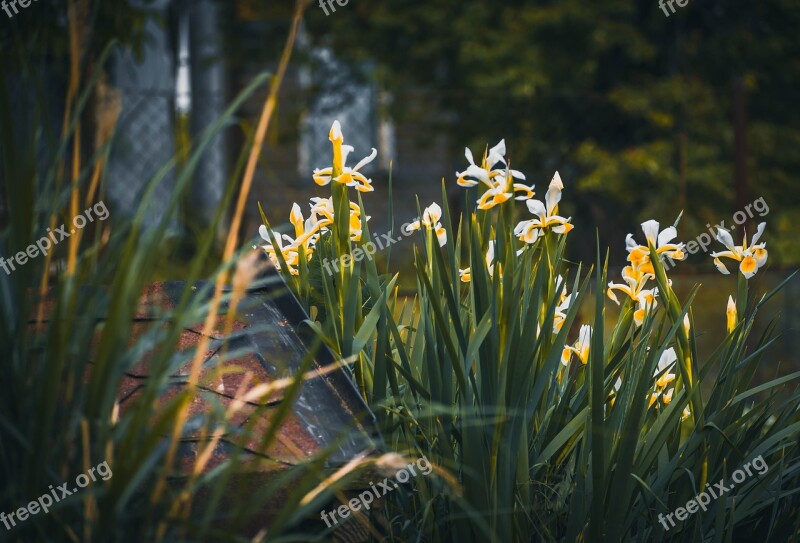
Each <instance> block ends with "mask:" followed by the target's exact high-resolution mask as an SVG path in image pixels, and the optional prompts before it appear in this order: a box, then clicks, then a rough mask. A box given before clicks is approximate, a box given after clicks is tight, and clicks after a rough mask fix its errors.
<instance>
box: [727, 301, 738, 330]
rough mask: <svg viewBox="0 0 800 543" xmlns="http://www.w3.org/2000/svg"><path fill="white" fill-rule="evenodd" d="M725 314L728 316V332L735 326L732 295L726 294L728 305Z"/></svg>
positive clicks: (734, 308) (734, 309)
mask: <svg viewBox="0 0 800 543" xmlns="http://www.w3.org/2000/svg"><path fill="white" fill-rule="evenodd" d="M725 313H726V316H727V317H728V333H729V334H730V333H731V332H733V330H734V328H736V320H737V315H736V303H735V302H734V301H733V296H728V307H727V309H726V310H725Z"/></svg>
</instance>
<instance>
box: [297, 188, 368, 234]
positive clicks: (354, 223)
mask: <svg viewBox="0 0 800 543" xmlns="http://www.w3.org/2000/svg"><path fill="white" fill-rule="evenodd" d="M311 212H312V213H315V214H317V215H320V216H321V217H322V219H321V220H320V224H321V225H322V226H323V227H327V226H329V225H331V224H333V220H334V209H333V200H332V199H331V198H318V197H315V198H311ZM370 218H371V217H370V216H367V220H370ZM349 221H350V239H351V240H352V241H361V234H362V231H361V208H360V207H358V204H357V203H355V202H350V219H349ZM322 231H324V229H323V230H322Z"/></svg>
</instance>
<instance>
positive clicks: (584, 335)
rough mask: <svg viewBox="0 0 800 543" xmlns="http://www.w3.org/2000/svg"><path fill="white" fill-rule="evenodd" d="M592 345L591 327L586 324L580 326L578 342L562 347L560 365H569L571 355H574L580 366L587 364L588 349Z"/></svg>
mask: <svg viewBox="0 0 800 543" xmlns="http://www.w3.org/2000/svg"><path fill="white" fill-rule="evenodd" d="M591 343H592V327H591V326H589V325H588V324H584V325H582V326H581V329H580V332H579V333H578V340H577V341H576V342H575V343H574V344H573V345H566V346H564V350H563V351H561V363H562V364H563V365H565V366H567V365H569V362H570V360H571V359H572V355H573V354H574V355H576V356H577V357H578V360H580V361H581V364H587V363H588V362H589V349H590V347H591Z"/></svg>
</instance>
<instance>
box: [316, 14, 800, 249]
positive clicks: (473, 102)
mask: <svg viewBox="0 0 800 543" xmlns="http://www.w3.org/2000/svg"><path fill="white" fill-rule="evenodd" d="M673 6H674V7H675V10H676V11H675V13H674V14H672V13H670V9H669V7H666V6H665V9H666V10H667V12H668V13H670V15H669V16H666V15H665V13H664V11H662V10H661V9H660V8H659V5H658V2H656V1H655V0H647V1H644V0H639V1H631V0H606V1H604V2H584V1H580V0H562V1H559V2H552V1H535V2H523V1H520V0H504V1H492V2H485V1H482V0H458V1H457V0H438V1H436V2H430V1H427V0H382V1H381V2H370V1H368V0H353V1H351V2H350V3H349V4H348V5H346V6H344V7H339V8H338V9H337V10H336V12H335V13H331V14H330V16H327V17H326V16H324V14H323V12H322V10H321V9H313V8H312V9H311V10H310V12H309V13H310V19H311V21H310V23H311V24H310V27H311V29H312V35H313V36H314V37H315V38H317V39H318V40H319V41H320V42H321V43H326V42H332V43H333V44H335V46H336V47H337V50H338V51H339V53H340V55H341V56H342V57H343V58H345V59H349V60H359V59H363V58H375V59H377V60H378V61H380V63H381V68H380V69H379V70H378V71H377V77H378V78H379V79H380V80H381V81H382V82H384V83H385V84H387V86H389V87H390V88H392V89H399V88H402V86H403V85H405V86H414V87H420V86H421V87H424V88H428V89H432V90H433V91H434V92H433V93H432V95H433V96H434V97H435V99H436V100H438V102H439V104H438V105H439V106H440V108H441V110H442V111H444V112H447V113H449V114H450V115H445V116H443V118H445V119H447V120H448V129H449V130H452V133H453V134H458V135H459V137H457V138H453V139H454V140H456V141H457V142H458V145H461V144H463V143H464V141H465V139H466V140H467V141H470V142H471V144H472V147H473V148H478V147H482V146H483V145H485V144H486V143H487V138H488V142H492V143H493V142H494V141H496V140H497V139H499V138H500V137H501V136H505V137H506V138H507V139H508V142H509V150H510V153H511V158H512V161H513V163H514V165H515V167H516V168H519V169H521V170H523V171H525V172H526V173H528V175H529V179H530V180H532V181H535V182H536V184H537V188H538V189H539V191H541V190H542V188H543V187H544V183H546V181H547V179H549V176H550V175H552V172H553V170H554V169H556V167H558V169H560V170H561V172H562V175H563V177H564V180H565V182H566V183H568V184H573V186H574V185H575V184H577V188H578V189H579V194H578V196H577V198H576V200H577V202H576V203H575V204H574V206H573V208H572V209H569V208H568V210H569V211H570V212H571V213H574V214H577V215H579V216H583V217H587V218H590V219H591V220H592V222H594V223H596V224H598V225H600V235H601V238H602V239H603V240H604V241H608V242H609V243H611V242H612V240H613V241H614V242H617V243H618V242H619V241H618V240H620V239H622V238H623V237H624V234H625V233H626V232H630V231H633V229H634V227H635V224H636V223H638V222H640V221H641V220H643V219H645V218H647V217H650V216H655V215H660V216H677V214H678V213H679V212H680V211H681V210H682V209H683V210H684V211H685V213H684V220H683V221H682V223H681V229H682V230H683V234H684V235H686V236H689V237H694V236H696V235H698V234H699V233H701V232H702V231H704V230H706V227H705V225H706V223H712V224H714V223H718V222H719V221H720V220H723V219H727V222H728V224H730V218H731V215H732V213H733V212H735V211H736V210H739V209H741V208H742V207H743V205H746V204H747V203H750V202H752V201H753V200H755V199H756V198H758V197H761V196H763V197H764V198H765V200H766V202H767V203H768V204H769V205H770V211H771V215H772V216H771V223H772V224H775V225H776V227H777V228H775V229H774V230H773V234H772V235H773V236H774V237H773V238H772V239H771V240H770V242H771V243H774V244H775V245H774V246H776V248H778V249H779V250H777V251H776V252H775V254H776V256H777V257H778V259H780V262H782V263H784V264H786V263H796V262H797V261H798V260H800V247H798V245H797V244H796V242H795V241H794V239H793V238H794V237H795V236H793V235H792V233H791V225H792V224H793V223H794V222H796V221H795V220H796V219H797V218H800V208H799V206H800V192H798V191H796V190H793V189H794V187H795V185H796V183H797V181H796V180H795V179H794V178H795V176H796V175H797V173H798V172H800V151H798V150H797V149H798V146H797V145H796V142H798V140H800V111H799V110H798V109H797V108H796V107H795V106H794V105H793V98H794V92H795V85H794V84H795V83H796V82H797V81H798V78H800V64H798V62H797V59H798V58H800V55H798V53H800V42H799V41H798V40H797V39H796V36H795V32H796V28H798V23H800V21H799V20H798V18H800V15H798V13H797V10H796V6H795V5H794V4H793V3H792V2H790V1H789V0H765V1H761V2H745V1H744V0H734V1H725V2H723V1H721V0H710V1H704V2H698V1H695V0H690V2H689V4H688V5H686V6H684V7H679V6H678V5H677V4H673ZM736 89H741V92H740V93H739V94H738V95H737V92H736ZM737 96H738V97H739V98H738V101H737ZM737 105H738V106H740V108H741V109H740V111H742V112H743V114H744V117H742V121H741V123H740V124H739V125H738V126H737V123H736V122H735V118H736V117H735V114H734V112H735V110H736V106H737ZM395 107H396V109H397V111H395V114H396V115H403V114H404V112H403V107H404V104H403V102H402V101H398V102H397V103H396V105H395ZM737 142H742V143H743V147H739V148H738V149H739V151H738V156H740V157H742V160H741V161H740V162H739V163H738V164H737V161H736V160H735V157H736V156H737V147H736V145H737ZM454 151H457V152H458V151H460V150H459V149H455V150H454ZM565 165H566V167H565ZM593 243H594V240H593V239H589V238H587V239H586V240H584V241H582V242H580V243H578V244H577V245H579V246H581V247H580V253H581V254H582V255H587V254H588V255H590V254H591V249H592V247H593ZM776 261H778V260H776Z"/></svg>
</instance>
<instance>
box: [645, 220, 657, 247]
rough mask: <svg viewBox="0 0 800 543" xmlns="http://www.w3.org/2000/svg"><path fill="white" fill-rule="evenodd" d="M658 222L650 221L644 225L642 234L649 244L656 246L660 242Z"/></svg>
mask: <svg viewBox="0 0 800 543" xmlns="http://www.w3.org/2000/svg"><path fill="white" fill-rule="evenodd" d="M658 227H659V225H658V221H654V220H649V221H646V222H643V223H642V232H644V237H645V238H647V242H648V243H652V244H653V245H655V244H656V243H657V242H658Z"/></svg>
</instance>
